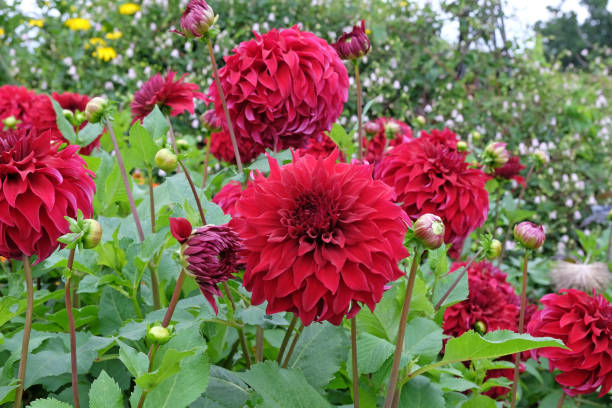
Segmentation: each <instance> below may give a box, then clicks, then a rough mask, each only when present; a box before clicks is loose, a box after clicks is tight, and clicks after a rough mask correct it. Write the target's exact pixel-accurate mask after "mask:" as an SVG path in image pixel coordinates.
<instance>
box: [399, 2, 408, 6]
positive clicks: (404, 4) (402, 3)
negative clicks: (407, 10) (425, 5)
mask: <svg viewBox="0 0 612 408" xmlns="http://www.w3.org/2000/svg"><path fill="white" fill-rule="evenodd" d="M400 5H401V6H402V7H406V6H407V5H408V2H407V1H402V2H401V3H400Z"/></svg>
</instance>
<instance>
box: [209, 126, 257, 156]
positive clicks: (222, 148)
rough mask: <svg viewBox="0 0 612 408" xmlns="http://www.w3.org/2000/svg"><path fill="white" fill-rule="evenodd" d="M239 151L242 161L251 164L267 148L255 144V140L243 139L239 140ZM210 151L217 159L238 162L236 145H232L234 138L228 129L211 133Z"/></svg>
mask: <svg viewBox="0 0 612 408" xmlns="http://www.w3.org/2000/svg"><path fill="white" fill-rule="evenodd" d="M238 151H239V152H240V160H241V161H242V163H243V164H249V163H251V162H252V161H253V160H255V158H256V157H257V156H259V155H260V154H261V153H263V152H265V151H266V150H265V148H264V147H263V146H261V145H258V144H255V143H254V142H253V140H248V139H242V140H240V141H239V142H238ZM210 152H211V153H212V155H213V156H215V157H216V158H217V160H223V161H224V162H227V163H232V164H236V154H235V153H234V145H232V139H231V138H230V134H229V133H228V131H227V130H222V131H221V132H214V133H212V134H211V135H210Z"/></svg>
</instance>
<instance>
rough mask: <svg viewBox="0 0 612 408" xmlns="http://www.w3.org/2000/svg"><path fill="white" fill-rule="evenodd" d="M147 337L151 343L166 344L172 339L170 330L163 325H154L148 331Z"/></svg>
mask: <svg viewBox="0 0 612 408" xmlns="http://www.w3.org/2000/svg"><path fill="white" fill-rule="evenodd" d="M146 339H147V342H148V343H149V344H159V345H162V344H166V343H167V342H168V341H170V330H168V329H167V328H165V327H163V326H153V327H151V328H150V329H149V330H148V331H147V336H146Z"/></svg>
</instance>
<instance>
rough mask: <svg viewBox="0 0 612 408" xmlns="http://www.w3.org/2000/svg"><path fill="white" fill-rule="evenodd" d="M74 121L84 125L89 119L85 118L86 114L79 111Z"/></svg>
mask: <svg viewBox="0 0 612 408" xmlns="http://www.w3.org/2000/svg"><path fill="white" fill-rule="evenodd" d="M74 119H75V120H76V122H77V123H78V124H79V125H80V124H81V123H83V122H85V121H86V120H87V117H86V116H85V113H83V112H80V111H77V112H76V113H75V114H74Z"/></svg>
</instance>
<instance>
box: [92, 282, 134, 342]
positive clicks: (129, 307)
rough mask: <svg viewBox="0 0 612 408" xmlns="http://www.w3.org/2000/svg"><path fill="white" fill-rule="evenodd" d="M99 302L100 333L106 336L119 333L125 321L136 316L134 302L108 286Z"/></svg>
mask: <svg viewBox="0 0 612 408" xmlns="http://www.w3.org/2000/svg"><path fill="white" fill-rule="evenodd" d="M105 276H106V275H105ZM99 304H100V310H99V311H98V319H99V320H100V333H102V334H103V335H105V336H107V335H110V334H115V333H117V332H118V331H119V328H120V327H121V325H122V323H123V322H124V321H126V320H128V319H131V318H135V317H136V311H135V310H134V305H133V304H132V302H131V301H130V300H129V299H128V298H126V297H125V296H123V295H122V294H121V293H119V292H117V291H116V290H114V289H112V288H110V287H108V286H107V287H105V288H104V291H103V292H102V297H101V298H100V303H99Z"/></svg>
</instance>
